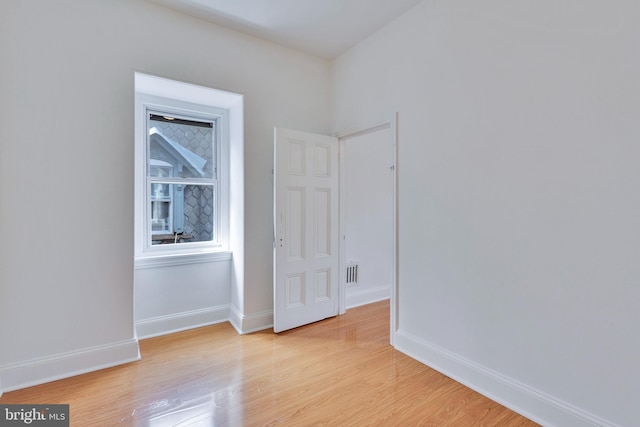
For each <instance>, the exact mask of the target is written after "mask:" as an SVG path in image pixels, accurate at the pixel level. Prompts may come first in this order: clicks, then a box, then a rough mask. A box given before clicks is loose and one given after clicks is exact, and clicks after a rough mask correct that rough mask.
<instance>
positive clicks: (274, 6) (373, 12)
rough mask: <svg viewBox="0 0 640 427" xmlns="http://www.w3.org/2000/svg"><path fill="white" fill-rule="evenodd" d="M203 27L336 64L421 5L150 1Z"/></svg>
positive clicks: (337, 0)
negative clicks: (190, 17) (209, 24)
mask: <svg viewBox="0 0 640 427" xmlns="http://www.w3.org/2000/svg"><path fill="white" fill-rule="evenodd" d="M151 1H153V2H155V3H160V4H163V5H165V6H169V7H171V8H173V9H176V10H178V11H181V12H184V13H188V14H190V15H194V16H197V17H200V18H202V19H205V20H207V21H210V22H213V23H215V24H219V25H222V26H225V27H228V28H232V29H235V30H238V31H241V32H244V33H248V34H251V35H254V36H257V37H260V38H264V39H267V40H271V41H273V42H276V43H279V44H281V45H284V46H288V47H291V48H294V49H298V50H302V51H305V52H308V53H311V54H314V55H318V56H321V57H324V58H334V57H336V56H338V55H340V54H341V53H343V52H344V51H346V50H347V49H349V48H350V47H352V46H354V45H355V44H357V43H358V42H360V41H362V40H363V39H365V38H366V37H368V36H369V35H371V34H373V33H374V32H376V31H377V30H378V29H380V28H381V27H383V26H384V25H386V24H387V23H389V22H391V21H392V20H394V19H395V18H397V17H398V16H400V15H402V14H403V13H404V12H406V11H407V10H409V9H410V8H411V7H413V6H415V5H416V4H418V3H420V2H421V1H422V0H151Z"/></svg>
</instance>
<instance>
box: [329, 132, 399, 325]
mask: <svg viewBox="0 0 640 427" xmlns="http://www.w3.org/2000/svg"><path fill="white" fill-rule="evenodd" d="M395 147H396V138H395V123H394V122H388V123H384V124H381V125H378V126H373V127H369V128H365V129H363V130H360V131H358V132H352V133H349V134H346V135H340V243H341V248H340V254H341V256H340V262H341V271H342V274H341V277H342V280H343V281H344V282H343V283H342V286H341V290H342V291H343V292H342V293H341V295H342V298H341V301H340V302H341V310H340V312H341V313H344V312H345V311H346V309H348V308H352V307H357V306H360V305H365V304H369V303H372V302H376V301H381V300H384V299H388V298H391V302H392V304H391V306H392V320H393V317H394V316H395V310H393V307H394V304H395V298H394V295H393V294H394V289H395V259H396V256H395V255H396V243H395V241H396V237H395V236H396V232H395V209H396V208H395V206H396V203H395V197H396V196H395V177H396V166H395ZM392 323H395V322H393V321H392Z"/></svg>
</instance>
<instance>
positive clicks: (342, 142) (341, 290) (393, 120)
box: [335, 113, 398, 345]
mask: <svg viewBox="0 0 640 427" xmlns="http://www.w3.org/2000/svg"><path fill="white" fill-rule="evenodd" d="M397 123H398V114H397V113H394V114H393V115H392V116H391V117H390V118H389V120H386V121H383V122H379V123H375V124H372V125H369V126H362V127H357V128H355V129H354V130H349V131H343V132H339V133H337V134H336V135H335V136H336V137H337V138H338V146H339V159H340V161H339V167H340V170H339V184H338V185H339V188H340V193H339V223H340V224H339V229H340V255H339V261H340V264H339V265H340V281H339V286H338V294H339V295H338V314H344V313H345V312H346V311H347V308H346V287H347V286H346V276H347V260H346V250H345V235H346V226H345V225H346V224H345V221H346V212H345V194H346V180H345V178H344V177H345V176H346V169H345V167H346V165H345V158H346V143H347V140H348V139H350V138H354V137H356V136H360V135H366V134H369V133H373V132H378V131H380V130H383V129H389V130H390V134H391V144H392V152H393V154H392V159H391V165H389V167H391V168H392V180H393V182H392V191H393V194H392V204H393V214H392V225H391V227H392V239H391V241H392V254H393V255H392V261H391V262H392V266H391V268H392V275H391V290H390V313H389V314H390V318H389V320H390V322H389V323H390V334H389V337H390V342H391V345H393V344H394V341H395V333H396V331H397V325H398V317H397V316H398V309H397V304H398V269H397V265H398V220H397V217H398V161H397V158H398V132H397V127H398V125H397Z"/></svg>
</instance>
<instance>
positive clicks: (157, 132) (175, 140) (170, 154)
mask: <svg viewBox="0 0 640 427" xmlns="http://www.w3.org/2000/svg"><path fill="white" fill-rule="evenodd" d="M211 126H212V127H203V126H194V125H190V124H182V123H172V122H165V121H157V120H149V137H150V146H149V152H150V153H149V154H150V158H149V175H150V176H155V177H164V176H171V177H180V178H209V179H213V178H214V171H215V164H216V159H215V155H214V153H215V150H214V136H215V122H213V123H211Z"/></svg>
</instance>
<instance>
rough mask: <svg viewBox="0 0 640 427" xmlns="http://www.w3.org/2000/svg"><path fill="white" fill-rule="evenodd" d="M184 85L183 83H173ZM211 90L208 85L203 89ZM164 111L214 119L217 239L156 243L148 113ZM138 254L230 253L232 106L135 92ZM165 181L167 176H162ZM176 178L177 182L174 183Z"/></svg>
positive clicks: (181, 180)
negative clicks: (154, 236) (227, 106)
mask: <svg viewBox="0 0 640 427" xmlns="http://www.w3.org/2000/svg"><path fill="white" fill-rule="evenodd" d="M172 83H176V84H177V85H184V84H183V83H180V82H172ZM202 89H203V90H208V88H202ZM158 112H161V113H162V114H164V115H171V116H174V117H179V118H188V119H192V120H199V121H214V122H215V125H214V128H215V129H214V133H215V142H214V150H215V154H214V155H215V162H216V164H215V172H214V175H215V176H214V178H215V181H216V182H215V183H208V184H203V185H213V187H214V207H213V209H214V224H213V234H214V239H213V240H212V241H206V242H186V243H179V244H168V245H153V244H152V236H153V231H152V228H151V216H150V215H151V213H150V209H151V198H150V195H151V194H150V192H151V184H152V183H153V180H152V179H151V178H150V176H149V169H150V167H151V164H150V161H149V159H148V153H149V150H150V138H149V131H148V129H149V128H150V127H149V123H148V122H149V114H152V113H158ZM135 127H136V137H135V138H134V139H135V174H136V188H135V229H136V232H135V257H136V260H141V259H145V258H153V257H167V256H184V255H189V254H194V255H199V254H203V253H222V254H224V253H228V252H229V247H230V245H229V128H230V123H229V109H227V108H221V107H218V106H215V105H213V104H202V103H196V102H189V101H186V100H184V99H176V98H173V97H169V96H158V95H152V94H148V93H144V92H138V91H136V93H135ZM163 180H164V179H163ZM167 181H172V183H174V184H183V185H189V183H188V182H187V181H189V180H184V179H180V178H176V179H173V178H170V179H168V180H167ZM174 181H175V182H174Z"/></svg>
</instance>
